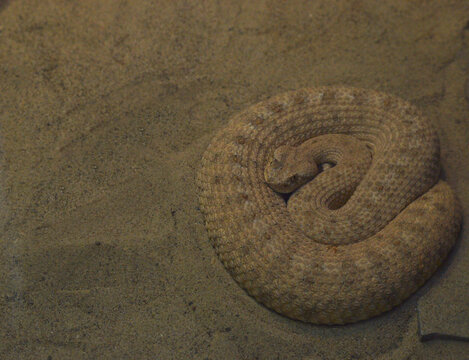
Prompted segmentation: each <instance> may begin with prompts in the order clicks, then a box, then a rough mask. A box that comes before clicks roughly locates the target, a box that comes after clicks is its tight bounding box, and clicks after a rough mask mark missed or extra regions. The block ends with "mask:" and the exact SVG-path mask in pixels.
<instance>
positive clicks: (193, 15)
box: [0, 0, 469, 360]
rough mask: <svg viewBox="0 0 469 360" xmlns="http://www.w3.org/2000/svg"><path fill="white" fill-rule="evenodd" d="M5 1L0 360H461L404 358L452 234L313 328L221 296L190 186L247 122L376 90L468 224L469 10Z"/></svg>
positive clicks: (449, 4) (439, 348) (451, 346)
mask: <svg viewBox="0 0 469 360" xmlns="http://www.w3.org/2000/svg"><path fill="white" fill-rule="evenodd" d="M4 3H6V2H5V1H4V2H3V3H2V5H0V94H1V95H0V150H1V157H2V165H1V166H2V171H1V188H0V201H1V204H2V206H0V219H1V226H0V230H1V258H0V259H1V270H2V272H1V274H2V276H1V277H0V289H1V294H2V296H1V297H0V310H1V312H0V313H1V314H2V315H1V316H0V338H1V339H2V340H1V341H0V358H2V359H116V358H118V359H154V358H156V359H186V358H188V359H191V358H194V359H321V360H324V359H327V360H332V359H396V360H397V359H412V360H415V359H456V360H459V359H465V356H466V354H467V353H468V352H469V344H467V343H463V342H455V341H443V340H434V341H430V342H426V343H421V342H420V341H419V336H418V315H417V311H416V308H417V303H418V299H419V297H420V298H424V297H427V296H431V294H433V293H435V292H437V291H438V289H439V285H440V284H441V283H442V282H444V283H445V287H444V289H445V290H444V292H443V293H442V295H444V296H443V297H442V298H445V299H449V300H451V298H452V297H453V296H456V294H457V293H458V291H460V289H464V288H468V283H469V278H468V276H467V274H468V273H469V272H468V271H467V270H468V269H469V264H468V260H467V259H469V256H463V255H464V254H466V255H467V254H468V253H469V249H468V247H469V246H468V244H467V241H465V236H466V234H467V232H465V231H464V227H463V234H462V236H461V239H462V240H461V242H460V243H459V244H458V245H457V249H456V250H457V251H456V252H455V253H454V254H452V255H450V258H451V259H450V262H449V263H448V264H446V266H444V267H443V269H442V271H439V272H438V273H437V274H436V276H434V277H432V279H431V280H430V281H429V283H427V284H426V285H425V286H424V287H423V288H422V290H421V291H418V292H417V293H416V294H415V296H412V297H411V298H410V299H409V300H408V301H406V302H405V303H403V304H402V305H401V306H399V307H397V308H395V309H394V310H392V311H390V312H388V313H386V314H384V315H382V316H379V317H376V318H374V319H371V320H369V321H364V322H359V323H357V324H353V325H348V326H344V327H335V326H333V327H324V326H314V325H309V324H304V323H301V322H298V321H294V320H290V319H288V318H285V317H283V316H281V315H278V314H276V313H275V312H273V311H270V310H267V309H266V308H265V307H263V306H262V305H259V304H258V303H257V302H256V301H255V300H254V299H252V298H251V297H250V296H248V295H247V294H246V293H245V292H244V291H243V290H242V289H241V288H240V287H239V286H238V285H237V284H236V283H235V282H234V281H233V280H232V278H231V277H230V275H229V274H228V273H227V272H226V271H225V269H224V267H223V266H222V264H221V263H220V262H219V261H218V259H217V257H216V255H215V252H214V250H213V248H212V247H211V245H210V242H209V240H208V237H207V233H206V231H205V229H204V225H203V219H202V215H201V213H200V210H199V209H198V201H197V189H196V186H195V174H196V171H197V169H198V168H199V164H200V159H201V156H202V154H203V151H204V149H205V148H206V147H207V146H208V144H209V142H210V140H211V139H212V137H213V136H214V134H215V133H216V131H217V130H218V129H221V128H222V127H223V126H225V125H226V124H227V120H228V119H229V118H230V117H231V116H232V115H234V114H235V113H237V112H239V111H240V110H242V109H244V108H246V107H248V106H249V105H252V104H255V103H257V102H259V101H261V100H264V99H267V98H269V97H270V96H272V95H274V94H278V93H282V92H284V91H289V90H295V89H299V88H304V87H315V86H319V85H348V86H356V87H361V88H369V89H375V90H379V91H383V92H386V93H390V94H394V95H397V96H399V97H401V98H403V99H405V100H407V101H410V102H411V103H413V104H415V105H416V106H417V107H418V108H419V109H421V110H422V111H423V112H424V114H425V115H426V116H427V117H428V118H429V119H430V120H431V121H432V122H433V123H434V125H435V127H436V129H437V132H438V135H439V137H440V140H441V157H442V167H443V171H444V175H445V179H446V181H448V183H449V184H450V185H451V186H452V187H453V189H454V190H455V193H456V194H457V195H458V197H459V199H460V200H461V203H462V205H463V213H464V214H465V216H466V220H467V214H468V213H469V212H468V211H469V209H468V207H467V204H469V171H468V169H469V159H468V157H467V147H468V143H469V122H468V119H469V102H468V100H467V81H468V78H469V66H468V63H469V61H468V60H469V4H467V3H466V2H463V1H459V0H457V1H456V0H455V1H450V0H444V1H437V0H435V1H422V2H418V4H417V3H415V5H413V4H411V3H410V2H397V1H391V0H389V1H380V2H376V1H345V0H342V1H340V0H335V1H328V2H319V1H318V2H306V1H299V0H293V1H288V2H284V1H237V2H229V1H223V2H220V3H215V2H201V1H200V2H199V1H197V2H196V1H159V2H154V1H142V0H135V1H132V2H130V1H111V0H104V1H99V2H98V1H91V0H83V1H79V2H78V1H51V0H41V1H39V0H37V1H31V0H25V1H9V2H8V3H7V4H6V5H3V4H4ZM465 89H466V90H465ZM465 91H466V93H465ZM451 279H457V280H458V284H459V285H460V286H458V287H455V286H454V282H452V280H451ZM452 284H453V285H452ZM461 311H464V309H462V310H461V309H459V308H457V309H454V314H458V315H457V316H458V318H461V313H464V312H461ZM465 311H467V308H466V310H465ZM455 316H456V315H455Z"/></svg>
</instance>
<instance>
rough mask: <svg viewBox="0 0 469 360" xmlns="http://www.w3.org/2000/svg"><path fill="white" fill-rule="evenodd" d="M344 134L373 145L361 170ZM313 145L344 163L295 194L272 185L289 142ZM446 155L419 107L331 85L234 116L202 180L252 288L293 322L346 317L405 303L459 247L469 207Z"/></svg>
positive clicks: (208, 156)
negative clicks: (449, 179)
mask: <svg viewBox="0 0 469 360" xmlns="http://www.w3.org/2000/svg"><path fill="white" fill-rule="evenodd" d="M334 134H337V136H342V137H344V138H347V137H348V138H353V139H354V141H355V142H356V141H357V140H358V141H359V142H360V143H361V144H362V149H366V150H363V151H361V154H358V152H360V151H357V160H355V163H356V164H355V165H353V164H352V165H350V161H351V162H353V161H354V157H353V154H354V151H353V150H346V149H345V148H342V146H341V143H340V141H337V142H336V141H335V140H334V138H335V137H334V136H333V135H334ZM327 137H329V138H327ZM321 139H327V140H326V141H324V140H322V141H321ZM308 141H309V142H311V141H312V142H316V141H317V144H316V145H314V146H316V147H319V148H321V147H322V145H321V144H324V146H325V147H327V151H326V152H325V153H324V152H323V153H324V154H323V155H321V154H322V153H321V151H319V150H318V151H317V154H316V157H317V158H318V159H319V163H320V162H321V160H320V159H321V156H322V158H323V160H324V162H327V160H328V158H331V159H333V160H334V159H335V161H336V162H337V163H336V164H335V165H336V166H334V167H332V168H330V169H326V170H324V171H322V172H320V173H319V174H316V175H315V176H314V178H313V179H311V180H310V181H309V182H307V183H306V184H304V185H302V186H300V187H299V189H295V191H294V192H293V195H291V196H290V198H289V199H287V200H286V197H285V196H283V195H282V194H280V193H278V192H277V191H275V190H273V188H272V187H271V186H270V184H269V183H268V182H267V181H266V173H267V172H268V167H269V166H271V164H272V161H274V163H275V157H276V156H278V154H277V153H276V150H278V149H279V148H281V147H285V146H287V147H290V148H298V147H301V146H302V144H304V143H306V142H308ZM352 145H353V144H352ZM353 146H355V145H353ZM344 154H345V155H347V156H348V158H349V159H350V161H349V162H348V163H345V164H342V163H341V159H342V158H343V157H344V156H345V155H344ZM367 154H368V155H367ZM351 155H352V156H351ZM367 157H368V160H367V159H366V158H367ZM292 158H295V156H292ZM362 158H363V159H364V160H363V161H364V162H366V163H367V165H366V166H364V167H362V168H360V167H359V163H361V160H360V159H362ZM439 161H440V159H439V141H438V136H437V133H436V131H435V129H434V128H433V127H432V125H431V123H430V122H429V121H428V119H426V118H425V117H424V116H423V115H422V113H421V112H420V111H419V110H418V109H416V108H415V107H414V106H412V105H411V104H409V103H408V102H406V101H404V100H401V99H399V98H397V97H394V96H391V95H388V94H384V93H381V92H376V91H372V90H364V89H357V88H346V87H320V88H313V89H301V90H297V91H292V92H288V93H285V94H281V95H278V96H275V97H273V98H271V99H269V100H266V101H263V102H261V103H259V104H256V105H254V106H251V107H250V108H248V109H246V110H244V111H242V112H240V113H238V114H237V115H235V116H234V117H232V118H231V120H230V121H229V124H228V125H227V126H226V127H225V128H223V129H221V130H220V131H219V132H218V134H217V135H216V136H215V137H214V139H213V140H212V142H211V143H210V145H209V147H208V148H207V150H206V152H205V154H204V155H203V158H202V166H201V169H200V171H199V173H198V176H197V185H198V187H199V200H200V205H201V210H202V212H203V214H204V217H205V224H206V228H207V231H208V234H209V237H210V238H211V240H212V244H213V246H214V248H215V250H216V252H217V254H218V256H219V258H220V260H221V261H222V263H223V264H224V266H225V268H226V269H227V270H228V271H229V273H230V274H231V275H232V277H233V278H234V279H235V280H236V281H237V282H238V284H239V285H240V286H241V287H242V288H244V289H245V290H246V291H247V292H248V293H249V294H250V295H251V296H253V297H254V298H255V299H256V300H257V301H259V302H260V303H262V304H264V305H265V306H267V307H269V308H271V309H273V310H275V311H276V312H278V313H281V314H283V315H286V316H288V317H290V318H293V319H298V320H302V321H305V322H311V323H316V324H344V323H350V322H355V321H359V320H363V319H367V318H370V317H372V316H376V315H378V314H380V313H382V312H384V311H387V310H390V309H391V308H393V307H394V306H396V305H398V304H400V303H401V302H402V301H404V300H405V299H406V298H407V297H409V296H410V295H411V294H412V293H413V292H415V291H416V290H417V289H418V288H419V287H420V286H422V285H423V283H424V282H425V281H426V280H427V279H428V278H429V277H430V276H431V275H432V274H433V273H434V272H435V270H436V269H437V268H438V266H439V265H440V264H441V263H442V262H443V260H444V259H445V257H446V256H447V254H448V253H449V251H450V249H451V248H452V246H453V244H454V243H455V240H456V238H457V235H458V233H459V229H460V224H461V214H460V210H459V206H458V203H457V200H456V198H455V195H454V193H453V191H452V190H451V188H450V187H449V185H448V184H447V183H446V182H444V181H442V180H440V179H439V173H440V164H439ZM333 162H334V161H333ZM269 164H270V165H269ZM318 165H319V166H320V165H321V164H318ZM354 169H357V172H359V173H360V175H359V176H358V177H357V176H354V173H355V171H354ZM350 179H352V180H353V179H355V180H353V181H352V180H350ZM290 203H292V204H290ZM334 204H335V205H334Z"/></svg>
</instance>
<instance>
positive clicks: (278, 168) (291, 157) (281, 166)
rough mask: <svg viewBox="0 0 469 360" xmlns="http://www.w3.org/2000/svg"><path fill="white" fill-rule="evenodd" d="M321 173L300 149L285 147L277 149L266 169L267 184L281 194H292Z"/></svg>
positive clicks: (309, 157) (310, 158) (308, 155)
mask: <svg viewBox="0 0 469 360" xmlns="http://www.w3.org/2000/svg"><path fill="white" fill-rule="evenodd" d="M318 172H319V169H318V165H317V164H316V162H315V161H314V160H313V158H312V157H311V156H310V154H307V153H306V152H304V151H302V150H301V148H299V147H293V146H289V145H283V146H280V147H278V148H277V149H275V151H274V153H273V156H272V158H271V159H270V161H268V162H267V165H266V167H265V168H264V178H265V181H266V182H267V184H268V185H269V186H270V187H271V188H272V189H273V190H275V191H277V192H279V193H283V194H286V193H290V192H293V191H295V190H296V189H298V188H299V187H300V186H302V185H304V184H306V183H307V182H308V181H310V180H311V179H312V178H313V177H315V176H316V175H317V174H318Z"/></svg>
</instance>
